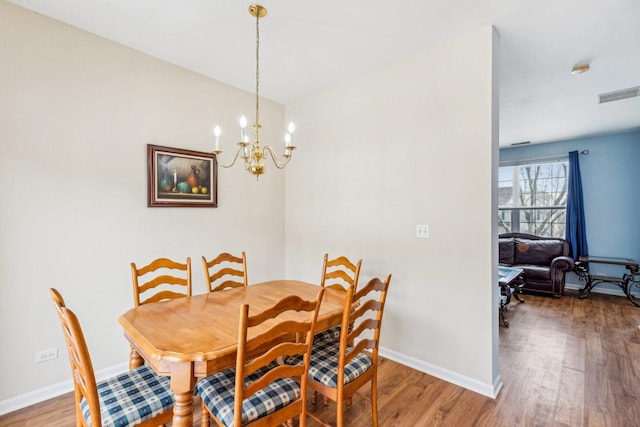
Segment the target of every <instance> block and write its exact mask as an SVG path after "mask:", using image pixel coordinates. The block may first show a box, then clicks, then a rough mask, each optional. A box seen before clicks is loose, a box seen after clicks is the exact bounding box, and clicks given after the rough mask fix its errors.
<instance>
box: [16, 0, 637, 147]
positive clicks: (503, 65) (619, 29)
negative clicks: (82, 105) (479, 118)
mask: <svg viewBox="0 0 640 427" xmlns="http://www.w3.org/2000/svg"><path fill="white" fill-rule="evenodd" d="M9 1H10V2H11V3H14V4H17V5H20V6H23V7H25V8H28V9H31V10H34V11H36V12H38V13H41V14H43V15H46V16H50V17H52V18H55V19H57V20H60V21H62V22H65V23H68V24H70V25H73V26H75V27H78V28H81V29H83V30H86V31H89V32H92V33H95V34H98V35H100V36H102V37H105V38H108V39H111V40H113V41H116V42H118V43H121V44H123V45H126V46H129V47H131V48H133V49H136V50H139V51H141V52H145V53H147V54H149V55H152V56H155V57H157V58H161V59H163V60H166V61H168V62H171V63H173V64H177V65H180V66H182V67H185V68H188V69H191V70H193V71H196V72H198V73H201V74H203V75H206V76H209V77H212V78H214V79H216V80H219V81H222V82H225V83H228V84H230V85H233V86H236V87H238V88H241V89H244V90H247V91H249V92H253V91H254V89H255V18H253V17H251V16H250V15H249V14H248V12H247V8H248V6H249V5H250V4H251V3H250V0H249V1H247V2H246V3H243V2H240V1H238V0H56V1H51V0H9ZM260 4H262V5H263V6H265V7H266V8H267V9H268V15H267V16H266V17H265V18H264V19H263V20H261V21H260V94H261V95H262V96H264V97H267V98H270V99H272V100H275V101H278V102H281V103H283V104H287V103H291V102H295V101H297V100H299V99H301V98H303V97H306V96H308V95H312V94H314V93H317V92H319V91H322V90H325V89H327V88H330V87H332V86H334V85H337V84H339V83H341V82H345V81H348V80H350V79H353V78H355V77H357V76H360V75H363V74H366V73H369V72H371V71H374V70H376V69H379V68H382V67H384V66H386V65H387V64H390V63H393V62H394V61H397V60H399V59H401V58H403V57H406V56H409V55H412V54H414V53H417V52H419V51H422V50H425V49H428V48H429V47H430V46H434V45H437V44H439V43H442V42H445V41H447V40H448V39H450V38H452V37H455V36H456V35H457V34H461V33H465V32H470V31H473V30H475V29H478V28H480V26H481V25H486V24H492V25H494V26H495V27H496V29H497V30H498V32H499V34H500V40H501V46H500V82H501V83H500V145H501V146H508V145H509V144H511V143H515V142H520V141H531V142H532V143H538V142H546V141H552V140H561V139H568V138H573V137H579V136H584V135H592V134H602V133H609V132H616V131H621V130H630V129H639V128H640V97H636V98H631V99H625V100H621V101H616V102H612V103H607V104H601V105H599V104H598V94H600V93H607V92H611V91H615V90H619V89H626V88H630V87H635V86H640V24H639V22H638V20H639V19H638V18H640V1H639V0H553V1H551V0H546V1H544V0H448V1H442V0H394V1H389V0H385V1H383V0H324V1H310V0H263V1H262V2H261V3H260ZM462 62H464V61H462ZM581 63H590V64H591V70H590V71H589V72H588V73H586V74H582V75H572V74H571V73H570V69H571V67H573V66H574V65H577V64H581ZM434 66H437V64H434ZM466 66H467V67H469V68H470V69H471V68H473V66H474V64H472V63H467V64H466Z"/></svg>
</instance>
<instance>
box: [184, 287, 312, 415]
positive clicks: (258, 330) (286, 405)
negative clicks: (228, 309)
mask: <svg viewBox="0 0 640 427" xmlns="http://www.w3.org/2000/svg"><path fill="white" fill-rule="evenodd" d="M323 293H324V289H320V292H319V293H318V295H317V297H316V299H315V301H305V300H303V299H301V298H300V297H298V296H288V297H285V298H283V299H281V300H280V301H278V302H277V303H276V304H275V305H273V306H272V307H271V308H269V309H267V310H264V311H262V312H259V313H252V315H249V305H248V304H243V305H242V306H241V307H240V320H239V328H238V329H239V330H238V350H237V356H236V357H237V358H236V367H235V368H232V369H228V370H226V371H223V372H219V373H217V374H214V375H212V376H209V377H207V378H204V379H202V380H200V381H198V383H197V384H196V389H197V391H198V393H199V394H200V397H201V399H202V423H201V425H202V426H208V425H209V417H210V416H211V418H213V420H214V421H215V423H216V425H218V426H235V427H239V426H275V425H279V424H282V423H284V422H286V421H288V420H292V419H293V418H294V417H295V416H299V425H300V426H305V425H306V396H307V380H308V372H309V360H310V354H311V344H312V342H313V333H314V331H315V325H316V319H317V317H318V310H319V309H320V303H321V301H322V295H323ZM297 312H307V313H310V316H309V317H307V316H304V318H301V317H300V315H299V314H297ZM296 319H297V320H296ZM249 337H251V338H249ZM292 337H304V339H297V340H296V339H292ZM292 356H299V357H300V358H301V360H302V362H301V363H300V364H298V365H295V366H292V365H287V364H281V363H279V361H281V360H283V359H284V358H286V357H292Z"/></svg>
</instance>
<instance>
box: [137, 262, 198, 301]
mask: <svg viewBox="0 0 640 427" xmlns="http://www.w3.org/2000/svg"><path fill="white" fill-rule="evenodd" d="M175 270H178V272H184V273H176V272H175ZM131 279H132V280H133V302H134V304H135V306H136V307H138V306H139V305H141V304H147V303H150V302H158V301H164V300H170V299H175V298H181V297H186V296H191V258H189V257H187V262H186V263H185V264H182V263H179V262H176V261H173V260H170V259H168V258H158V259H156V260H154V261H152V262H151V263H150V264H148V265H146V266H144V267H142V268H138V267H136V264H135V263H133V262H132V263H131Z"/></svg>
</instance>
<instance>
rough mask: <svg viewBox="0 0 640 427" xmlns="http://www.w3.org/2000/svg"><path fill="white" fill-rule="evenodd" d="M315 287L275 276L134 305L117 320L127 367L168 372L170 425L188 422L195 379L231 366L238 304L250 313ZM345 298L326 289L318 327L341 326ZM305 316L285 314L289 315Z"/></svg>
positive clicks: (310, 295)
mask: <svg viewBox="0 0 640 427" xmlns="http://www.w3.org/2000/svg"><path fill="white" fill-rule="evenodd" d="M319 291H320V287H319V286H318V285H314V284H311V283H305V282H301V281H297V280H273V281H269V282H264V283H258V284H254V285H249V286H246V287H241V288H234V289H229V290H225V291H220V292H211V293H207V294H202V295H196V296H191V297H185V298H178V299H174V300H170V301H163V302H157V303H150V304H143V305H140V306H138V307H135V308H132V309H130V310H129V311H127V312H126V313H124V314H123V315H121V316H120V317H119V319H118V321H119V322H120V324H121V325H122V327H123V329H124V336H125V337H126V339H127V340H128V341H129V343H130V344H131V348H132V351H131V354H130V367H132V368H133V367H137V366H140V365H142V364H145V363H146V364H147V365H149V366H151V367H152V368H153V369H154V371H155V372H157V373H158V374H159V375H163V376H170V377H171V390H172V391H173V393H174V396H175V403H174V407H173V423H172V425H173V426H174V427H184V426H191V425H193V410H194V405H193V388H194V386H195V383H196V381H197V380H198V379H199V378H204V377H206V376H209V375H212V374H214V373H216V372H220V371H222V370H224V369H228V368H231V367H234V366H235V361H236V349H237V341H238V319H239V315H240V306H241V305H242V304H249V313H250V314H251V313H256V312H259V311H262V310H265V309H267V308H269V307H271V306H272V305H273V304H275V303H276V302H277V301H279V300H281V299H282V298H284V297H287V296H289V295H297V296H299V297H301V298H303V299H306V300H314V299H315V298H316V297H317V295H318V292H319ZM344 297H345V293H344V292H342V291H340V290H337V289H326V290H325V294H324V297H323V300H322V304H321V306H320V311H319V313H318V320H317V322H316V331H322V330H325V329H328V328H330V327H332V326H335V325H338V324H340V321H341V320H342V312H343V309H344ZM308 315H309V314H308V313H288V316H290V317H291V318H294V317H296V316H308ZM297 318H298V319H300V317H297ZM258 332H259V331H258Z"/></svg>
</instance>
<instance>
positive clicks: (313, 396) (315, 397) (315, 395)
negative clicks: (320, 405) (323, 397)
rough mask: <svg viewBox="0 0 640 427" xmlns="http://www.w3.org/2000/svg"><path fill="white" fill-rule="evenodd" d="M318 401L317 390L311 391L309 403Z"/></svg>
mask: <svg viewBox="0 0 640 427" xmlns="http://www.w3.org/2000/svg"><path fill="white" fill-rule="evenodd" d="M317 401H318V392H317V391H315V390H312V391H311V403H313V404H315V403H316V402H317Z"/></svg>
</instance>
